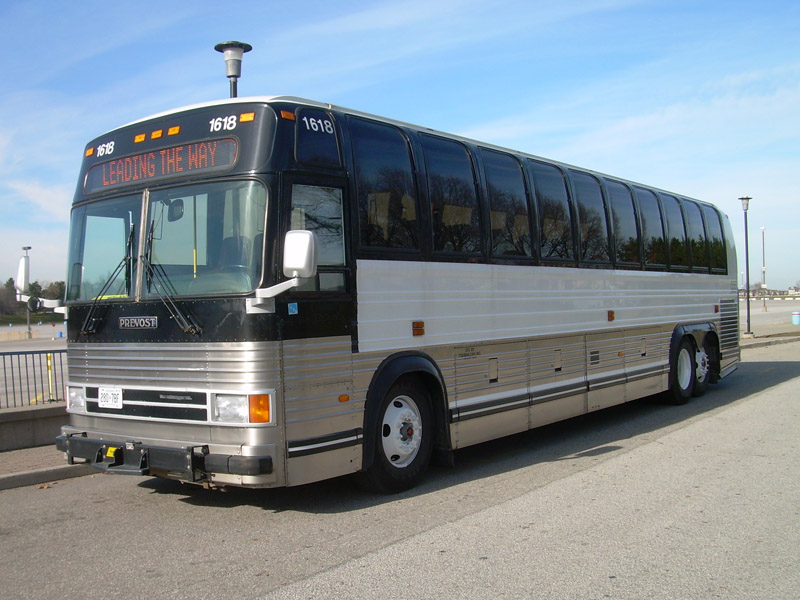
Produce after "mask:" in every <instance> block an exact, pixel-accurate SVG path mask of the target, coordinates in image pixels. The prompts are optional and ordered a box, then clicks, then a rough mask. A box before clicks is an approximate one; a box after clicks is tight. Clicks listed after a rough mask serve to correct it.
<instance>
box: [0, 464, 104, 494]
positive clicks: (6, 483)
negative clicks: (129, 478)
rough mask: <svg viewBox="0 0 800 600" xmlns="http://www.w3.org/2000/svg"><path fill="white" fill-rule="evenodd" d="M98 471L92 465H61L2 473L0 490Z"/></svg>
mask: <svg viewBox="0 0 800 600" xmlns="http://www.w3.org/2000/svg"><path fill="white" fill-rule="evenodd" d="M92 473H97V471H96V470H95V469H93V468H92V466H91V465H89V464H85V465H68V464H64V465H62V466H60V467H45V468H43V469H34V470H32V471H22V472H20V473H11V474H10V475H0V490H10V489H12V488H18V487H25V486H29V485H39V484H42V483H50V482H53V481H58V480H61V479H71V478H73V477H82V476H84V475H91V474H92Z"/></svg>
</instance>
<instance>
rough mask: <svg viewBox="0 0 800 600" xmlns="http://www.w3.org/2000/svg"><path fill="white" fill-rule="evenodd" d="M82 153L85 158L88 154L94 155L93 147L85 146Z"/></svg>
mask: <svg viewBox="0 0 800 600" xmlns="http://www.w3.org/2000/svg"><path fill="white" fill-rule="evenodd" d="M83 155H84V156H85V157H86V158H89V157H90V156H94V148H87V149H86V152H84V153H83Z"/></svg>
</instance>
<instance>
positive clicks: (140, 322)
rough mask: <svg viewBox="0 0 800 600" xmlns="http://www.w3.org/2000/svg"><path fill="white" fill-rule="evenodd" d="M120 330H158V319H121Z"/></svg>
mask: <svg viewBox="0 0 800 600" xmlns="http://www.w3.org/2000/svg"><path fill="white" fill-rule="evenodd" d="M119 328H120V329H156V328H158V317H120V318H119Z"/></svg>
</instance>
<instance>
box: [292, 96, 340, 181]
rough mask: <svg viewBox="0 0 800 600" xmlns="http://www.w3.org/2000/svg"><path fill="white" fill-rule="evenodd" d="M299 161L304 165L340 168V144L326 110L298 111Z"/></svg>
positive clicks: (304, 109) (331, 119) (303, 109)
mask: <svg viewBox="0 0 800 600" xmlns="http://www.w3.org/2000/svg"><path fill="white" fill-rule="evenodd" d="M296 132H297V142H296V145H295V149H296V154H297V161H298V162H301V163H303V164H311V165H321V166H330V167H338V166H339V165H340V164H341V160H340V159H339V142H338V140H337V139H336V129H335V128H334V126H333V118H332V117H331V116H330V115H329V114H328V113H327V112H325V111H324V110H319V109H316V108H301V109H298V111H297V115H296Z"/></svg>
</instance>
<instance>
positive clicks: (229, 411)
mask: <svg viewBox="0 0 800 600" xmlns="http://www.w3.org/2000/svg"><path fill="white" fill-rule="evenodd" d="M249 416H250V405H249V403H248V402H247V396H228V395H225V396H223V395H221V394H220V395H217V397H216V400H215V402H214V417H213V420H214V421H218V422H220V423H247V422H248V417H249Z"/></svg>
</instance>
